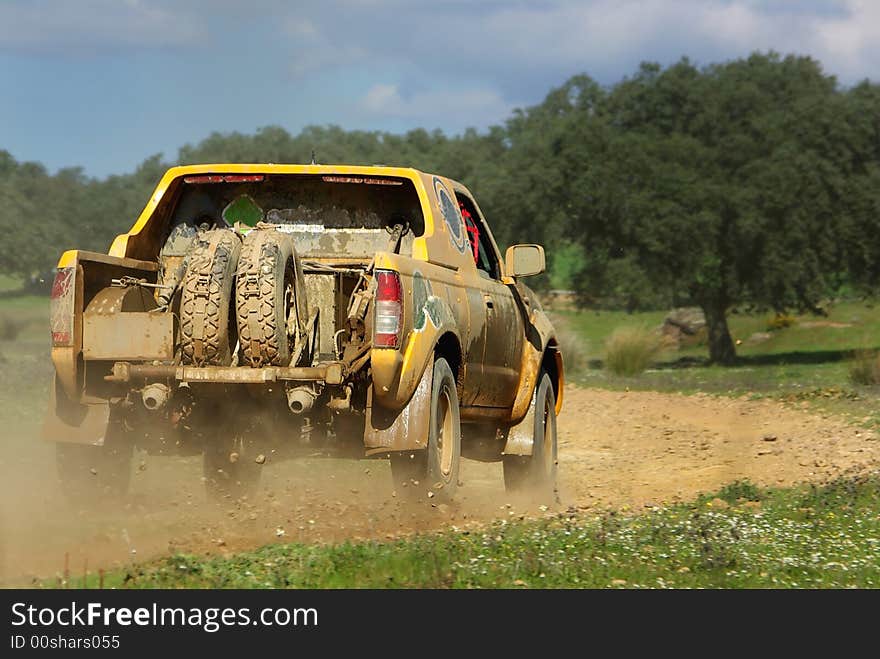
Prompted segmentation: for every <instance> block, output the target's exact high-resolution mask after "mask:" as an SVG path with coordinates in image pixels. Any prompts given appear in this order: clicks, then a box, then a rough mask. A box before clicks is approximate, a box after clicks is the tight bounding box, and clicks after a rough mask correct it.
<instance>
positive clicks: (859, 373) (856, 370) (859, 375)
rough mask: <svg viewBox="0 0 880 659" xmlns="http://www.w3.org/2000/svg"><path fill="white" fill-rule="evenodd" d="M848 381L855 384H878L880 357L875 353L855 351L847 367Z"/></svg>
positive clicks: (871, 351) (873, 351)
mask: <svg viewBox="0 0 880 659" xmlns="http://www.w3.org/2000/svg"><path fill="white" fill-rule="evenodd" d="M849 379H850V380H851V381H852V382H853V383H855V384H880V355H878V354H877V351H875V350H859V351H857V352H856V354H855V359H853V361H852V362H850V365H849Z"/></svg>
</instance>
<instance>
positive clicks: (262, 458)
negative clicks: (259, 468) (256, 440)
mask: <svg viewBox="0 0 880 659" xmlns="http://www.w3.org/2000/svg"><path fill="white" fill-rule="evenodd" d="M254 462H256V463H257V464H258V465H261V464H264V463H265V462H266V456H265V455H263V454H262V453H260V454H259V455H258V456H257V457H255V458H254Z"/></svg>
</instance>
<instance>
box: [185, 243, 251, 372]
mask: <svg viewBox="0 0 880 659" xmlns="http://www.w3.org/2000/svg"><path fill="white" fill-rule="evenodd" d="M240 253H241V240H240V239H239V237H238V235H237V234H236V233H235V232H233V231H230V230H229V229H213V230H211V231H207V232H205V233H203V234H201V235H199V237H198V238H197V239H196V241H195V244H194V246H193V248H192V251H191V252H190V253H189V256H188V261H189V264H188V266H187V269H186V273H185V274H184V276H183V284H182V286H181V288H182V292H181V298H180V347H181V357H182V360H183V363H184V364H192V365H194V366H229V365H230V364H231V363H232V351H233V350H234V348H235V341H236V332H235V329H236V328H235V323H231V322H230V320H231V310H232V290H233V279H234V278H235V270H236V268H237V267H238V257H239V254H240Z"/></svg>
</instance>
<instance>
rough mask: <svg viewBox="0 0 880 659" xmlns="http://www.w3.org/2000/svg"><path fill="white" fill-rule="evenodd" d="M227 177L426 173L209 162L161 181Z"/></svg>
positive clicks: (374, 167)
mask: <svg viewBox="0 0 880 659" xmlns="http://www.w3.org/2000/svg"><path fill="white" fill-rule="evenodd" d="M213 172H217V173H229V174H361V175H373V176H398V177H402V178H413V177H415V176H418V175H421V174H425V175H428V176H432V174H431V173H429V172H423V171H421V170H418V169H415V168H413V167H390V166H388V165H346V164H335V165H304V164H296V163H290V164H277V163H271V162H270V163H210V164H204V165H179V166H177V167H172V168H170V169H169V170H168V171H167V172H166V173H165V176H164V177H163V178H167V179H173V178H177V177H179V176H186V175H188V174H208V173H213Z"/></svg>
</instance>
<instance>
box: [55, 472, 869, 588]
mask: <svg viewBox="0 0 880 659" xmlns="http://www.w3.org/2000/svg"><path fill="white" fill-rule="evenodd" d="M878 552H880V478H878V477H876V476H875V477H866V478H860V479H842V480H838V481H836V482H834V483H831V484H830V485H827V486H824V487H816V486H804V487H800V488H794V489H780V490H759V489H758V488H755V487H754V486H752V485H750V484H749V483H746V482H739V483H734V484H732V485H730V486H728V487H726V488H724V489H723V490H721V491H720V492H717V493H715V494H711V495H707V496H704V497H701V498H699V499H698V500H696V501H694V502H692V503H690V504H686V505H677V506H671V507H664V508H655V509H652V510H650V511H647V512H643V513H641V514H637V515H628V514H620V513H615V512H609V513H606V514H604V515H602V516H598V517H586V516H584V515H583V514H582V513H580V512H579V511H574V510H570V511H568V512H565V513H561V514H553V515H550V516H548V517H547V518H545V519H541V520H532V521H516V522H512V523H504V522H496V523H494V524H492V525H490V526H488V527H484V528H482V529H480V530H476V531H475V530H457V529H454V528H453V529H452V530H449V531H446V532H443V533H439V534H430V535H420V536H415V537H413V538H409V539H406V540H400V541H397V542H388V543H379V542H361V543H344V544H340V545H330V546H315V545H304V544H289V545H270V546H266V547H263V548H262V549H259V550H257V551H253V552H248V553H243V554H239V555H235V556H233V557H230V558H219V557H215V558H207V559H206V558H200V557H196V556H187V555H174V556H170V557H168V558H165V559H161V560H158V561H154V562H151V563H147V564H143V565H138V566H131V567H129V568H128V569H125V570H121V571H117V572H114V573H111V574H109V575H106V578H105V581H104V585H105V587H123V588H171V587H174V588H177V587H191V588H410V587H413V588H572V587H576V588H699V587H712V588H782V587H792V588H797V587H809V588H853V587H857V588H865V587H868V588H876V587H880V562H878V561H877V555H878ZM46 585H47V586H49V587H54V586H56V585H57V582H54V581H53V582H48V583H47V584H46ZM69 585H70V586H71V587H83V586H85V587H96V586H97V585H98V577H97V576H92V577H91V578H90V579H89V580H87V581H83V579H82V578H73V579H72V581H71V583H70V584H69Z"/></svg>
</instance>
